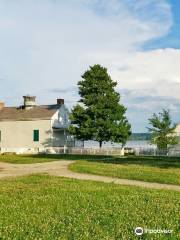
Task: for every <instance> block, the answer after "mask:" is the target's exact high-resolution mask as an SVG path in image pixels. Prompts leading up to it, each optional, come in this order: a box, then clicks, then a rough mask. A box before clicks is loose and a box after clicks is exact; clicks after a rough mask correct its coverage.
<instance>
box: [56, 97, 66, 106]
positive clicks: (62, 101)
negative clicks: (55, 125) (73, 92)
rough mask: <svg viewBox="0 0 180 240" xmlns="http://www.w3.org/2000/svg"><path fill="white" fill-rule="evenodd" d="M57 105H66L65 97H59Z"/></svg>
mask: <svg viewBox="0 0 180 240" xmlns="http://www.w3.org/2000/svg"><path fill="white" fill-rule="evenodd" d="M57 105H60V106H61V105H64V99H62V98H58V99H57Z"/></svg>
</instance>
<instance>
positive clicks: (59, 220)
mask: <svg viewBox="0 0 180 240" xmlns="http://www.w3.org/2000/svg"><path fill="white" fill-rule="evenodd" d="M179 197H180V193H179V192H175V191H162V190H150V189H143V188H138V187H128V186H118V185H115V184H105V183H98V182H90V181H81V180H73V179H65V178H59V177H52V176H45V175H44V176H43V175H41V176H28V177H21V178H16V179H9V180H1V181H0V212H1V216H0V239H2V240H11V239H14V240H16V239H17V240H18V239H19V240H20V239H26V240H35V239H43V240H50V239H54V240H57V239H59V240H68V239H69V240H107V239H108V240H119V239H121V240H127V239H146V240H150V239H159V240H164V239H174V240H175V239H180V233H179ZM137 226H141V227H143V228H148V229H170V230H173V233H172V234H146V233H145V234H144V235H143V236H142V237H140V238H138V237H137V236H136V235H135V234H134V229H135V227H137Z"/></svg>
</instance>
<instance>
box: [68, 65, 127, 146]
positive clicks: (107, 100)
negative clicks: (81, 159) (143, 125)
mask: <svg viewBox="0 0 180 240" xmlns="http://www.w3.org/2000/svg"><path fill="white" fill-rule="evenodd" d="M116 85H117V83H116V82H114V81H112V79H111V77H110V76H109V75H108V73H107V69H106V68H104V67H102V66H100V65H94V66H92V67H90V69H89V70H88V71H86V72H85V73H84V74H83V76H82V80H81V81H79V82H78V86H79V95H80V100H79V102H80V104H77V105H76V106H75V107H74V108H73V110H72V114H71V121H72V125H71V126H70V132H71V134H73V135H74V136H75V137H76V138H77V139H81V140H95V141H98V142H99V146H100V147H101V146H102V143H103V142H104V141H111V142H117V143H122V144H125V142H126V141H127V139H128V137H129V136H130V134H131V126H130V124H129V122H128V120H127V118H126V116H125V113H126V108H125V107H124V106H123V105H122V104H120V103H119V101H120V94H119V93H117V92H116V91H115V87H116Z"/></svg>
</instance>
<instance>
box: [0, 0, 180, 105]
mask: <svg viewBox="0 0 180 240" xmlns="http://www.w3.org/2000/svg"><path fill="white" fill-rule="evenodd" d="M171 26H172V13H171V8H170V5H169V4H168V2H167V1H166V0H158V1H155V0H138V1H135V0H111V1H109V0H66V1H58V0H38V1H37V0H29V1H23V0H14V1H6V0H1V1H0V52H1V59H0V73H1V75H0V77H1V78H2V79H5V80H2V81H1V80H0V81H1V83H3V85H2V84H1V98H2V100H5V101H6V102H7V103H8V104H19V102H20V101H21V95H23V94H26V93H30V94H35V95H37V96H38V99H39V101H40V102H41V103H48V102H53V101H54V98H55V97H60V96H57V94H58V93H57V92H56V91H51V89H56V88H57V89H60V88H62V89H71V88H72V86H75V85H76V83H77V81H78V80H80V76H81V74H82V73H83V72H84V71H85V70H86V69H87V68H88V66H89V65H91V64H95V63H100V64H103V65H105V66H107V67H108V69H109V71H110V73H111V74H112V77H113V79H115V80H118V81H119V87H120V88H127V89H130V90H132V89H141V90H143V89H148V88H151V89H156V90H157V93H158V94H160V95H161V93H162V94H164V95H168V96H172V94H174V93H172V92H173V91H174V92H175V93H176V95H178V93H177V88H176V87H177V84H179V80H178V78H179V75H180V72H179V69H178V61H179V58H180V55H179V51H177V50H172V49H167V50H157V51H149V52H143V51H142V50H141V47H142V45H143V44H144V43H145V42H146V41H149V40H152V39H155V38H158V37H161V36H164V35H166V34H167V33H168V32H169V30H170V28H171ZM172 61H174V63H173V64H172ZM120 70H121V71H120ZM163 81H164V84H162V82H163ZM159 84H161V85H162V86H161V87H160V86H158V85H159ZM161 88H162V91H161ZM170 88H171V91H169V92H168V89H170ZM47 89H49V93H48V92H47ZM60 92H61V93H60V94H62V95H63V97H65V98H66V99H67V100H68V102H69V104H70V105H72V104H73V103H74V102H75V101H76V100H77V95H76V94H74V93H71V92H68V91H64V92H63V91H60Z"/></svg>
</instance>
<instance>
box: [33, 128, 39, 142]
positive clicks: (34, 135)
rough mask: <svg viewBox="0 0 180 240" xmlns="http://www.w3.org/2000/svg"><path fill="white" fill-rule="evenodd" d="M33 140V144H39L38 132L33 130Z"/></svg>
mask: <svg viewBox="0 0 180 240" xmlns="http://www.w3.org/2000/svg"><path fill="white" fill-rule="evenodd" d="M33 140H34V142H39V130H34V133H33Z"/></svg>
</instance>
